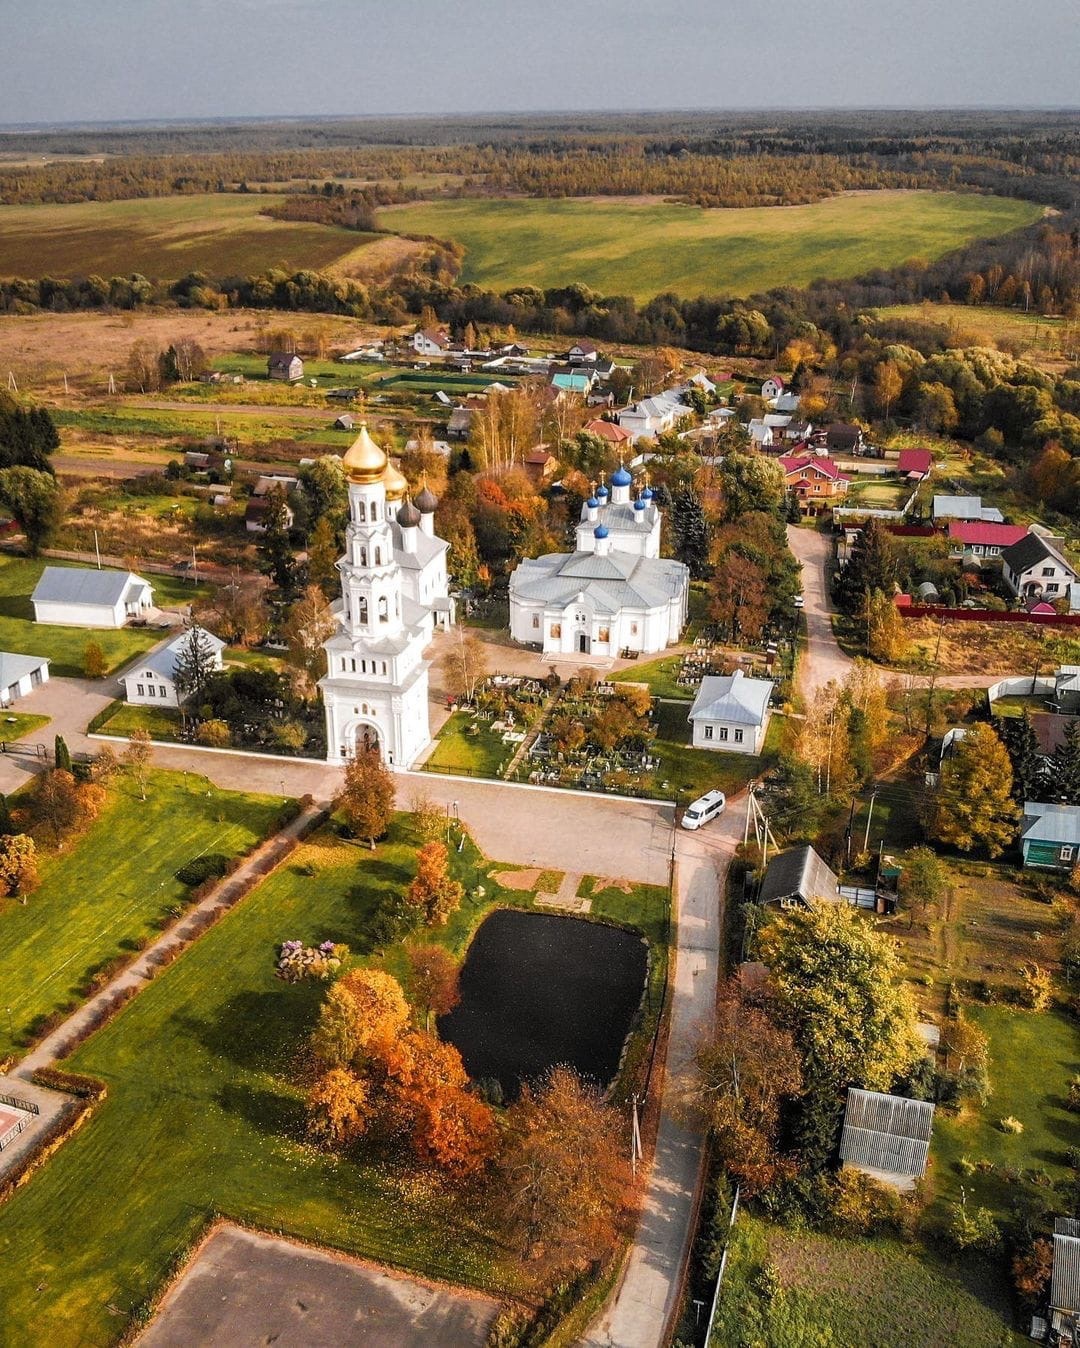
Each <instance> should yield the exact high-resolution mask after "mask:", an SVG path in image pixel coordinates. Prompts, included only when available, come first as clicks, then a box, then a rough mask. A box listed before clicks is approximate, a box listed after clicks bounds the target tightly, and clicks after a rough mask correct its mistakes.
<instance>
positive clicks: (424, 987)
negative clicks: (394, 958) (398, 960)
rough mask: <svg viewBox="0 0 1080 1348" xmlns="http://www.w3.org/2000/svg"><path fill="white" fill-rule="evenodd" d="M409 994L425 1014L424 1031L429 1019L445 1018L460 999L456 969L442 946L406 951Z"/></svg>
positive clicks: (420, 946)
mask: <svg viewBox="0 0 1080 1348" xmlns="http://www.w3.org/2000/svg"><path fill="white" fill-rule="evenodd" d="M407 959H408V962H409V991H410V993H411V994H412V999H413V1001H414V1002H415V1003H416V1005H417V1006H418V1007H420V1008H421V1009H422V1011H423V1013H424V1028H425V1029H427V1030H430V1029H431V1017H432V1016H446V1015H449V1013H450V1012H451V1011H453V1009H454V1007H455V1006H457V1004H458V1002H459V1001H460V1000H461V989H460V987H459V985H458V966H457V963H456V962H455V960H454V958H453V956H452V955H451V954H450V953H449V951H447V950H444V949H443V947H442V946H441V945H414V946H410V947H409V950H408V952H407Z"/></svg>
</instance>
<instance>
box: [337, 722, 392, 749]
mask: <svg viewBox="0 0 1080 1348" xmlns="http://www.w3.org/2000/svg"><path fill="white" fill-rule="evenodd" d="M367 753H377V754H379V753H382V741H381V739H380V736H379V732H378V730H377V729H376V728H375V727H374V726H373V725H372V724H371V723H370V722H369V721H354V722H353V723H352V725H350V726H347V727H346V730H345V744H344V746H343V749H342V757H343V758H356V757H357V755H358V754H367Z"/></svg>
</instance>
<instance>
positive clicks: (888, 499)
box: [842, 477, 913, 510]
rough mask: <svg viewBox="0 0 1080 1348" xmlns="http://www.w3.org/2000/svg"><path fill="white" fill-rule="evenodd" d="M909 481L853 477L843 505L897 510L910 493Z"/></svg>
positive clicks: (868, 508)
mask: <svg viewBox="0 0 1080 1348" xmlns="http://www.w3.org/2000/svg"><path fill="white" fill-rule="evenodd" d="M912 490H913V488H912V485H911V483H910V482H904V481H903V480H902V479H899V478H890V477H867V478H857V477H856V478H853V479H852V483H851V486H850V488H849V489H848V493H847V496H845V497H844V500H843V502H842V504H843V505H845V506H862V507H863V508H864V509H866V510H899V509H900V508H901V507H902V506H903V505H904V502H905V501H906V500H907V499H908V497H909V496H910V495H911V493H912Z"/></svg>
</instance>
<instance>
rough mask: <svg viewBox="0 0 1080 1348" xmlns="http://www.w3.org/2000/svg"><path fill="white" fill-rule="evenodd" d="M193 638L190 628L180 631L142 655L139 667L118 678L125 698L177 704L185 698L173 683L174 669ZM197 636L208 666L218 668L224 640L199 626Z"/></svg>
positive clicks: (154, 704)
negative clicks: (162, 644) (157, 648)
mask: <svg viewBox="0 0 1080 1348" xmlns="http://www.w3.org/2000/svg"><path fill="white" fill-rule="evenodd" d="M193 639H194V632H193V631H191V630H189V631H186V632H182V633H181V634H180V635H179V636H178V637H176V638H174V639H173V640H172V641H170V642H169V643H168V645H166V646H162V647H161V648H160V649H159V650H156V651H151V652H150V654H149V655H145V656H144V657H143V659H142V663H141V664H140V665H139V666H138V668H137V669H134V670H132V671H131V673H130V674H125V675H124V677H123V679H122V680H121V682H122V683H123V685H124V697H125V699H126V700H127V701H128V702H131V703H133V704H134V705H135V706H137V707H179V706H180V704H181V702H183V701H184V698H183V697H181V695H180V692H179V690H178V689H177V687H176V671H177V667H178V666H179V664H180V660H181V657H182V656H183V655H184V653H185V652H186V651H187V650H188V648H189V647H190V643H191V641H192V640H193ZM199 639H200V642H201V643H202V645H203V649H204V650H205V651H206V654H207V657H208V659H207V664H208V666H209V668H210V669H212V670H218V669H221V667H222V664H223V660H222V652H223V651H224V649H225V642H224V641H222V640H221V638H220V637H216V636H214V635H213V633H212V632H207V631H204V630H202V629H200V631H199Z"/></svg>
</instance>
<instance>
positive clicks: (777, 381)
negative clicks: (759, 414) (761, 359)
mask: <svg viewBox="0 0 1080 1348" xmlns="http://www.w3.org/2000/svg"><path fill="white" fill-rule="evenodd" d="M783 391H784V381H783V380H782V379H781V378H780V376H779V375H778V374H771V375H769V377H768V379H766V380H765V382H764V383H763V384H762V385H761V396H762V397H763V398H764V399H765V401H766V402H768V401H769V399H770V398H779V396H780V395H781V393H783Z"/></svg>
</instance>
